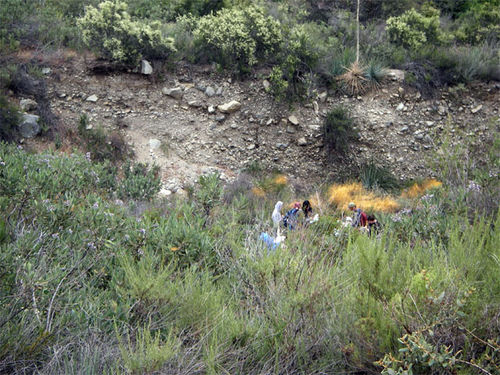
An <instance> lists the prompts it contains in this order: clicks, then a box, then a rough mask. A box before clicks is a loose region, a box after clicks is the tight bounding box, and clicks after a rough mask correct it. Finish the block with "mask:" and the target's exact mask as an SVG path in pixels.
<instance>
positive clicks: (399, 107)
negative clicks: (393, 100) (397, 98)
mask: <svg viewBox="0 0 500 375" xmlns="http://www.w3.org/2000/svg"><path fill="white" fill-rule="evenodd" d="M404 108H405V105H404V104H403V103H399V104H398V106H397V107H396V111H402V110H403V109H404Z"/></svg>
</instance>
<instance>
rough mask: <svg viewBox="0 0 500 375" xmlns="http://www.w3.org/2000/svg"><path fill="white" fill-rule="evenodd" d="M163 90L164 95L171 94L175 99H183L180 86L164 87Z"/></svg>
mask: <svg viewBox="0 0 500 375" xmlns="http://www.w3.org/2000/svg"><path fill="white" fill-rule="evenodd" d="M161 92H162V93H163V94H164V95H167V96H171V97H172V98H174V99H181V98H182V88H180V87H173V88H168V87H164V88H163V89H162V90H161Z"/></svg>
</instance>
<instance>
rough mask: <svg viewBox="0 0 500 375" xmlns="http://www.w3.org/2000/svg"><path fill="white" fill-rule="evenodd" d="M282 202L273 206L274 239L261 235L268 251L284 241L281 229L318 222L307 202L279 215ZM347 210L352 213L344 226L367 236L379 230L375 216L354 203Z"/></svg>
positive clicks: (297, 203)
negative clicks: (358, 230) (355, 229)
mask: <svg viewBox="0 0 500 375" xmlns="http://www.w3.org/2000/svg"><path fill="white" fill-rule="evenodd" d="M282 208H283V202H281V201H279V202H277V203H276V205H275V206H274V211H273V213H272V219H273V223H274V227H275V229H276V237H272V236H270V235H269V234H267V233H264V232H263V233H261V235H260V239H261V240H262V241H263V242H264V243H265V244H266V245H267V247H268V248H269V249H275V248H276V247H278V246H280V244H281V242H283V241H284V240H285V236H283V235H282V234H281V229H282V228H283V229H286V230H294V229H296V228H297V227H298V226H307V225H309V224H312V223H315V222H316V221H318V220H319V215H318V214H315V215H313V208H312V206H311V203H310V202H309V201H308V200H305V201H304V202H303V203H302V204H301V203H300V202H295V203H294V204H293V207H292V208H291V209H290V210H288V211H287V212H286V213H285V214H284V215H282V214H281V210H282ZM348 208H349V210H350V211H352V212H353V216H352V217H347V218H346V220H345V221H344V226H352V227H353V228H358V229H360V230H361V231H364V232H366V233H368V234H370V235H371V234H377V233H378V232H379V230H380V223H379V222H378V221H377V219H376V218H375V216H373V215H367V214H366V213H365V212H364V211H363V210H361V209H360V208H358V207H356V204H355V203H354V202H351V203H349V204H348Z"/></svg>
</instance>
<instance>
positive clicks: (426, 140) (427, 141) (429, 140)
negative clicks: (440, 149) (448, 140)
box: [424, 134, 432, 143]
mask: <svg viewBox="0 0 500 375" xmlns="http://www.w3.org/2000/svg"><path fill="white" fill-rule="evenodd" d="M424 142H425V143H432V138H431V137H430V135H429V134H426V135H425V136H424Z"/></svg>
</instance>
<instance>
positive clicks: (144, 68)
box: [141, 60, 153, 76]
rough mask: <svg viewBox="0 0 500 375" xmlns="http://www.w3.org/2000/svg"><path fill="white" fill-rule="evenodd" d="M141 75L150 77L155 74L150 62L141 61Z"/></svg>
mask: <svg viewBox="0 0 500 375" xmlns="http://www.w3.org/2000/svg"><path fill="white" fill-rule="evenodd" d="M141 74H145V75H147V76H148V75H150V74H153V67H152V66H151V64H150V63H149V61H148V60H142V61H141Z"/></svg>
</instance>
